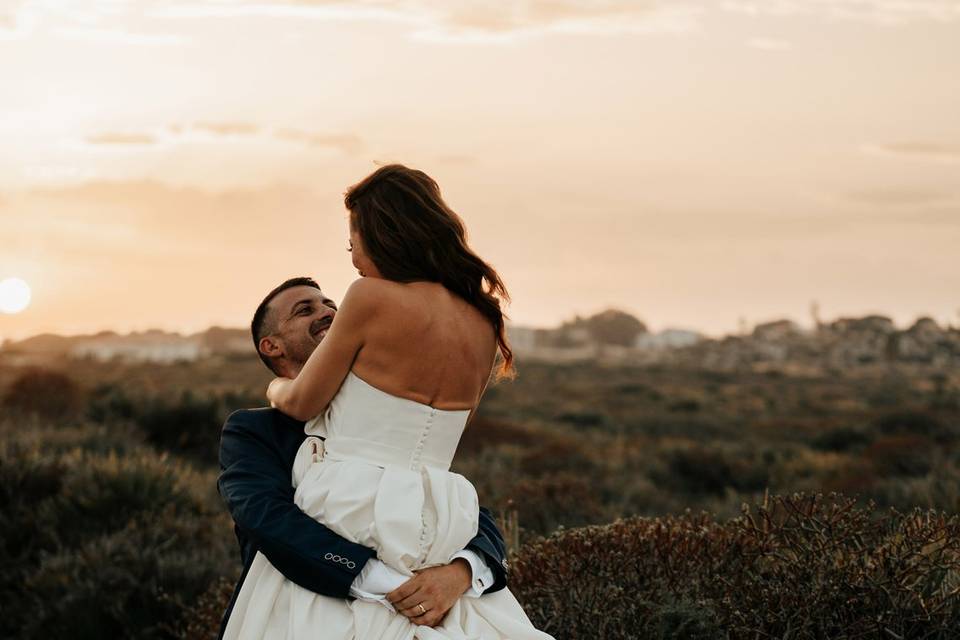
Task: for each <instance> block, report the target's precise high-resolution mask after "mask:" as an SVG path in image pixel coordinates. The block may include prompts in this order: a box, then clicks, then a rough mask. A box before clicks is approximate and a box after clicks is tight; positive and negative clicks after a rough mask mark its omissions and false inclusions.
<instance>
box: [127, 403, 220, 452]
mask: <svg viewBox="0 0 960 640" xmlns="http://www.w3.org/2000/svg"><path fill="white" fill-rule="evenodd" d="M225 419H226V411H225V409H224V407H223V405H222V403H221V401H220V399H218V398H217V397H215V396H212V395H211V396H205V397H199V396H196V395H194V394H192V393H190V392H189V391H185V392H184V393H183V394H182V395H181V396H180V397H179V398H178V399H176V400H169V399H165V398H161V397H157V398H153V399H151V400H149V401H146V402H145V403H144V406H143V408H142V409H141V410H140V411H138V412H137V416H136V422H137V424H138V425H139V426H140V428H141V429H142V430H143V432H144V434H145V435H146V437H147V440H148V441H149V442H150V443H151V444H153V445H155V446H157V447H160V448H163V449H167V450H168V451H174V452H176V453H179V454H182V455H189V456H193V457H196V458H200V459H203V460H208V461H213V460H216V456H217V448H218V447H219V444H220V430H221V428H222V427H223V421H224V420H225Z"/></svg>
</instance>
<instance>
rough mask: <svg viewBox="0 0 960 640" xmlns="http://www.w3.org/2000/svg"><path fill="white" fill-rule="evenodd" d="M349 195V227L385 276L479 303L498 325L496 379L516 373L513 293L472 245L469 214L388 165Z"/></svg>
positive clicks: (431, 186) (429, 183) (415, 174)
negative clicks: (510, 324)
mask: <svg viewBox="0 0 960 640" xmlns="http://www.w3.org/2000/svg"><path fill="white" fill-rule="evenodd" d="M343 201H344V204H345V205H346V207H347V209H348V210H349V211H350V227H351V228H352V229H354V230H356V231H357V232H358V233H359V234H360V237H361V238H362V240H363V246H364V248H365V249H366V252H367V255H369V257H370V259H371V260H372V261H373V263H374V264H375V265H376V266H377V269H378V270H379V271H380V274H381V275H382V276H383V277H384V278H387V279H388V280H394V281H396V282H413V281H416V280H428V281H431V282H439V283H441V284H442V285H443V286H445V287H446V288H447V289H449V290H450V291H452V292H454V293H456V294H457V295H459V296H460V297H462V298H463V299H464V300H466V301H467V302H469V303H470V304H472V305H473V306H474V307H476V308H477V309H478V310H479V311H480V312H481V313H482V314H483V315H484V316H485V317H486V318H487V319H489V320H490V322H491V323H492V324H493V328H494V330H495V331H496V335H497V346H498V347H499V348H500V355H501V356H502V362H501V364H500V368H499V370H498V371H497V377H498V378H501V377H509V376H512V375H513V374H514V369H513V350H512V349H511V348H510V343H509V342H508V341H507V333H506V327H505V326H504V320H505V319H506V315H504V313H503V311H502V310H501V308H500V304H501V302H509V301H510V294H509V293H507V288H506V286H504V284H503V281H502V280H501V279H500V276H499V275H498V274H497V272H496V270H494V268H493V267H491V266H490V265H489V264H487V263H486V262H484V260H483V259H482V258H480V256H478V255H477V254H476V253H474V251H473V250H472V249H471V248H470V247H469V245H468V244H467V232H466V229H465V228H464V226H463V220H461V219H460V216H458V215H457V214H456V213H454V211H453V210H452V209H450V207H448V206H447V204H446V203H445V202H444V201H443V198H442V197H441V196H440V187H439V186H438V185H437V183H436V181H435V180H434V179H433V178H431V177H430V176H428V175H427V174H425V173H424V172H422V171H418V170H416V169H410V168H408V167H405V166H403V165H401V164H389V165H385V166H383V167H380V168H379V169H377V170H376V171H374V172H373V173H371V174H370V175H369V176H367V177H366V178H364V179H363V180H362V181H360V182H358V183H357V184H355V185H353V186H352V187H350V188H349V189H348V190H347V192H346V194H345V195H344V199H343Z"/></svg>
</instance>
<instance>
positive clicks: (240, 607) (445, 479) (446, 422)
mask: <svg viewBox="0 0 960 640" xmlns="http://www.w3.org/2000/svg"><path fill="white" fill-rule="evenodd" d="M469 414H470V412H469V410H462V411H454V410H443V409H435V408H433V407H431V406H429V405H426V404H422V403H419V402H416V401H414V400H409V399H406V398H401V397H398V396H394V395H392V394H389V393H387V392H385V391H382V390H380V389H378V388H376V387H373V386H371V385H370V384H368V383H366V382H365V381H364V380H362V379H361V378H360V377H358V376H357V375H356V374H354V373H353V372H352V371H351V372H350V373H348V374H347V377H346V378H345V379H344V381H343V384H342V385H341V387H340V390H339V391H338V392H337V394H336V396H334V398H333V400H332V401H331V403H330V406H329V407H328V408H327V410H326V412H325V413H324V414H323V415H321V416H318V417H317V418H314V419H313V420H311V421H310V422H308V423H307V424H306V426H305V430H306V432H307V436H308V437H307V438H306V440H304V442H303V445H301V447H300V450H299V451H298V452H297V457H296V460H295V462H294V467H293V484H294V486H295V487H296V494H295V501H296V503H297V505H298V506H299V507H300V508H301V509H302V510H303V511H304V512H305V513H307V514H309V515H310V516H311V517H313V518H315V519H316V520H318V521H319V522H322V523H323V524H325V525H326V526H328V527H329V528H330V529H332V530H333V531H335V532H336V533H338V534H339V535H341V536H343V537H344V538H346V539H348V540H351V541H353V542H356V543H358V544H361V545H364V546H366V547H371V548H373V549H375V550H376V551H377V556H378V557H379V558H380V560H382V561H383V562H385V563H386V564H388V565H389V566H391V567H393V568H394V569H396V570H398V571H400V572H402V573H404V574H407V575H413V570H415V569H420V568H424V567H429V566H434V565H441V564H447V563H448V562H450V561H451V559H452V558H453V556H454V554H456V553H457V552H459V551H461V550H462V549H463V548H464V547H465V546H466V545H467V543H468V542H469V541H470V540H471V539H472V538H473V537H474V536H475V535H476V534H477V525H478V519H479V505H478V502H477V492H476V490H475V489H474V487H473V485H471V484H470V482H468V481H467V479H466V478H464V477H463V476H461V475H459V474H456V473H452V472H450V471H449V468H450V462H451V461H452V459H453V455H454V453H455V452H456V449H457V444H458V443H459V441H460V436H461V434H462V433H463V429H464V427H465V426H466V422H467V418H468V416H469ZM321 437H322V438H325V439H326V440H325V441H323V440H321V439H320V438H321ZM224 638H225V640H234V639H241V640H261V639H269V640H353V639H357V640H412V639H414V638H417V639H420V640H449V639H456V640H501V639H510V640H528V639H529V640H552V638H551V636H549V635H548V634H546V633H543V632H541V631H538V630H537V629H535V628H534V627H533V625H532V624H531V623H530V620H529V618H527V615H526V614H525V613H524V611H523V609H522V608H521V607H520V604H519V603H518V602H517V600H516V598H515V597H514V596H513V594H512V593H510V591H509V589H502V590H500V591H497V592H494V593H490V594H484V595H482V596H480V597H479V598H468V597H461V598H460V599H459V600H458V601H457V602H456V604H454V606H453V608H452V609H450V611H449V612H448V613H447V615H446V617H445V618H444V620H443V622H442V624H441V625H440V626H438V627H436V628H430V627H426V626H417V625H415V624H413V623H411V622H410V621H409V620H408V619H407V618H406V617H404V616H403V615H401V614H399V613H395V612H393V611H391V610H389V609H388V608H387V607H385V606H384V605H383V604H380V603H377V602H370V601H361V600H346V599H339V598H331V597H327V596H321V595H317V594H315V593H314V592H312V591H309V590H307V589H304V588H302V587H300V586H298V585H296V584H294V583H293V582H291V581H289V580H287V579H285V578H284V577H283V575H282V574H281V573H280V572H279V571H277V570H276V569H275V568H274V567H273V565H271V564H270V561H269V560H267V559H266V557H265V556H264V555H263V554H262V553H259V552H258V553H257V555H256V557H255V558H254V561H253V564H252V565H251V567H250V570H249V572H248V573H247V576H246V579H245V580H244V582H243V586H242V588H241V589H240V593H239V594H238V596H237V601H236V604H235V605H234V609H233V612H232V613H231V615H230V619H229V621H228V623H227V627H226V631H225V634H224Z"/></svg>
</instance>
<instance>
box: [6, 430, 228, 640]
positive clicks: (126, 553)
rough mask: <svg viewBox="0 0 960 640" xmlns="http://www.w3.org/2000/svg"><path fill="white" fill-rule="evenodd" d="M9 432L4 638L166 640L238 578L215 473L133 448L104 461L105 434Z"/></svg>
mask: <svg viewBox="0 0 960 640" xmlns="http://www.w3.org/2000/svg"><path fill="white" fill-rule="evenodd" d="M0 426H2V428H3V431H4V433H3V435H4V440H3V441H2V443H0V564H2V566H3V568H4V570H3V571H2V572H0V602H2V603H3V611H4V615H3V616H0V637H4V638H35V637H73V638H110V637H117V638H121V637H122V638H168V637H171V633H172V631H171V630H170V629H167V628H166V626H165V625H170V624H172V623H173V622H175V621H176V620H177V619H178V618H179V616H180V615H181V614H182V611H183V610H184V609H185V608H186V606H187V604H192V603H193V600H194V598H195V597H196V596H197V595H199V594H200V593H202V592H203V591H204V590H205V589H206V588H207V585H208V584H209V583H210V582H211V581H212V580H213V579H214V578H215V577H217V576H224V575H234V574H235V573H236V569H237V567H236V566H235V564H234V561H233V557H234V553H233V548H232V547H233V545H234V541H233V540H232V537H231V536H230V526H229V519H228V518H227V516H226V513H225V511H224V510H223V507H222V504H221V503H220V501H219V499H218V498H216V495H215V489H214V476H213V474H212V473H206V474H200V473H197V472H195V471H192V470H191V469H190V468H189V467H188V466H186V465H184V464H182V463H180V462H178V461H176V460H174V459H171V458H168V457H167V456H166V455H161V454H158V453H157V452H155V451H154V450H152V449H148V448H144V447H142V446H137V445H136V444H135V443H134V444H131V445H129V449H128V453H127V455H123V456H120V455H117V453H116V452H114V451H108V452H103V451H101V450H100V449H99V448H97V442H98V436H100V435H102V434H103V432H104V428H103V427H87V428H86V429H85V430H84V429H81V428H71V429H69V430H67V431H66V432H65V438H61V431H60V430H59V429H57V428H49V427H48V428H46V429H41V428H38V429H22V428H21V429H16V428H15V426H14V425H12V424H10V423H8V422H0ZM62 440H65V441H66V442H62ZM47 443H50V444H49V445H48V444H47ZM66 443H73V446H72V448H66V447H64V446H62V445H64V444H66ZM87 443H89V444H91V445H93V446H94V449H93V450H85V449H84V448H83V445H84V444H87Z"/></svg>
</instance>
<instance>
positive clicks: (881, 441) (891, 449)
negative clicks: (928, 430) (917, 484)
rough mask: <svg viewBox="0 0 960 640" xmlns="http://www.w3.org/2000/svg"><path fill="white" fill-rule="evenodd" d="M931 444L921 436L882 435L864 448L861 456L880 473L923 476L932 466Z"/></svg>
mask: <svg viewBox="0 0 960 640" xmlns="http://www.w3.org/2000/svg"><path fill="white" fill-rule="evenodd" d="M932 445H933V443H932V442H930V441H929V440H928V439H926V438H924V437H923V436H915V435H908V434H902V435H890V436H882V437H880V438H877V439H876V440H875V441H874V442H873V444H871V445H870V446H869V447H867V448H866V449H865V450H864V452H863V457H864V459H865V460H867V461H869V462H870V463H871V464H872V465H873V466H874V468H875V469H876V470H877V473H879V474H881V475H895V476H909V477H916V476H923V475H926V474H927V473H928V472H929V471H930V469H931V468H932V466H933V460H932V454H933V446H932Z"/></svg>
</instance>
